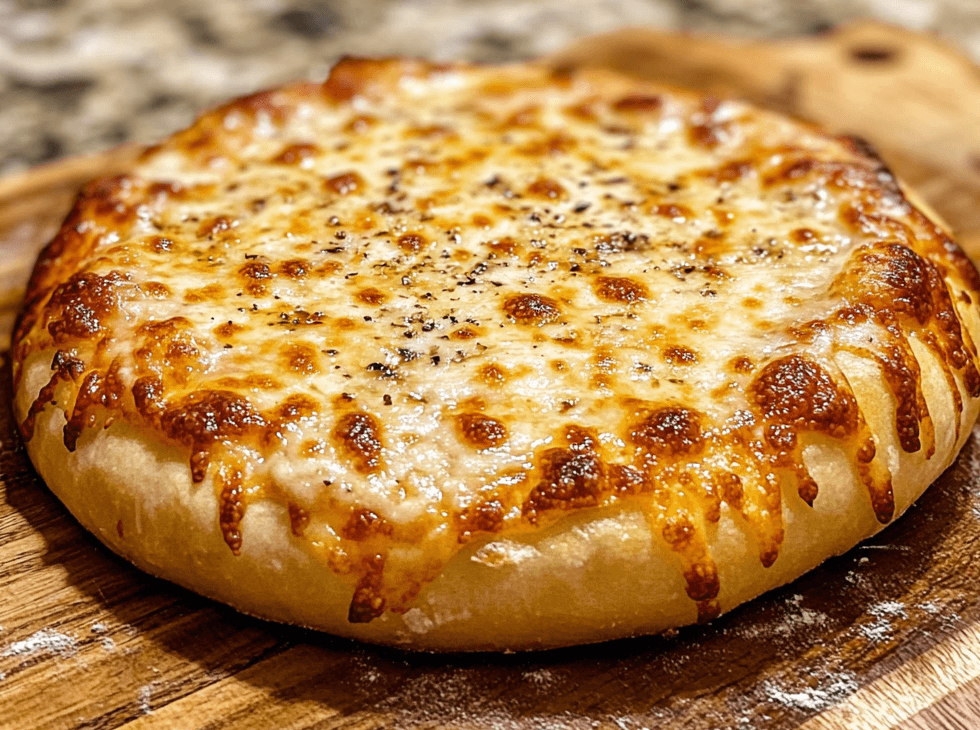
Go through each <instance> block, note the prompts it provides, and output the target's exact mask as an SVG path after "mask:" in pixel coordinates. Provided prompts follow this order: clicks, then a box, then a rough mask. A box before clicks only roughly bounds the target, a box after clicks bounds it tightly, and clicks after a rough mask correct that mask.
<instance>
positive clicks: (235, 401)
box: [133, 378, 266, 483]
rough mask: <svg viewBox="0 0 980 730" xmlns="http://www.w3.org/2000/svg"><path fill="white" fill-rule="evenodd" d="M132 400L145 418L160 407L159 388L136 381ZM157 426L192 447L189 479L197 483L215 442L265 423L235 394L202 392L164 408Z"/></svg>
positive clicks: (246, 402) (143, 381)
mask: <svg viewBox="0 0 980 730" xmlns="http://www.w3.org/2000/svg"><path fill="white" fill-rule="evenodd" d="M157 382H158V381H157ZM133 397H134V399H135V400H136V406H137V409H138V410H140V412H141V413H144V414H146V415H151V416H152V415H155V414H156V413H157V412H158V409H159V408H160V407H161V406H160V404H159V403H158V399H159V390H158V386H157V385H156V383H155V382H154V380H153V379H151V378H140V379H139V380H137V381H136V383H135V384H134V385H133ZM159 425H160V428H161V429H162V430H163V432H164V433H165V434H166V435H167V436H168V437H169V438H171V439H173V440H174V441H176V442H178V443H182V444H184V445H187V446H190V447H191V461H190V463H191V477H192V479H193V481H194V482H195V483H196V482H201V481H203V480H204V477H205V475H206V474H207V471H208V466H209V465H210V463H211V448H212V446H213V445H214V444H215V443H218V442H220V441H225V440H228V439H232V438H241V437H243V436H245V435H246V434H248V433H249V432H251V431H254V430H257V429H260V428H262V427H264V426H265V425H266V421H265V419H264V418H262V416H261V415H260V414H259V413H257V412H256V411H255V409H254V408H252V404H251V403H249V402H248V400H247V399H245V398H243V397H242V396H240V395H238V394H237V393H232V392H228V391H222V390H203V391H195V392H193V393H190V394H188V395H186V396H184V397H183V398H181V399H180V400H179V401H177V402H176V403H173V404H171V405H169V406H166V407H165V410H163V411H162V412H161V413H159Z"/></svg>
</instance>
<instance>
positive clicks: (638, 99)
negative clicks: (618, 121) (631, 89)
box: [612, 94, 663, 114]
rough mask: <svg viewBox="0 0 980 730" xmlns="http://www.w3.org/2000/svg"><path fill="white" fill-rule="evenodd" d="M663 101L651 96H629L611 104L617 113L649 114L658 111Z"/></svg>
mask: <svg viewBox="0 0 980 730" xmlns="http://www.w3.org/2000/svg"><path fill="white" fill-rule="evenodd" d="M662 106H663V99H661V98H660V97H659V96H656V95H652V94H630V95H628V96H624V97H623V98H621V99H617V100H616V101H614V102H613V104H612V108H613V109H615V110H616V111H618V112H627V113H633V114H649V113H650V112H656V111H660V107H662Z"/></svg>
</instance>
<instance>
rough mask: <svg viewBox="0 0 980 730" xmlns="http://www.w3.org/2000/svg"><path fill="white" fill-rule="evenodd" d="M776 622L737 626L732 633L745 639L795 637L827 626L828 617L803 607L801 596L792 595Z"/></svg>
mask: <svg viewBox="0 0 980 730" xmlns="http://www.w3.org/2000/svg"><path fill="white" fill-rule="evenodd" d="M780 614H781V615H780V616H779V619H778V620H777V621H760V622H758V623H744V624H740V625H738V626H737V627H736V628H735V629H734V631H735V633H736V634H737V635H738V636H741V637H742V638H745V639H758V638H763V639H774V638H777V637H788V636H796V635H798V632H800V631H807V630H809V629H819V628H822V627H823V626H825V625H826V624H827V622H828V621H829V617H828V616H827V614H825V613H823V612H822V611H815V610H813V609H810V608H804V607H803V596H801V595H799V594H794V595H791V596H789V597H787V598H786V599H785V601H784V607H783V608H782V610H781V611H780Z"/></svg>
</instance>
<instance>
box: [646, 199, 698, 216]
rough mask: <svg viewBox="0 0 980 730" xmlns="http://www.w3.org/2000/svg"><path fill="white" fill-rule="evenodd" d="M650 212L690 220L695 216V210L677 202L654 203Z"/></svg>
mask: <svg viewBox="0 0 980 730" xmlns="http://www.w3.org/2000/svg"><path fill="white" fill-rule="evenodd" d="M650 212H651V213H653V214H654V215H661V216H663V217H664V218H670V219H672V220H673V219H680V218H683V219H684V220H690V219H691V218H693V217H694V211H693V210H691V209H690V208H688V207H687V206H686V205H678V204H676V203H658V204H657V205H654V206H653V207H652V208H651V209H650Z"/></svg>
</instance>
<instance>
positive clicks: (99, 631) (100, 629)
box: [92, 623, 109, 634]
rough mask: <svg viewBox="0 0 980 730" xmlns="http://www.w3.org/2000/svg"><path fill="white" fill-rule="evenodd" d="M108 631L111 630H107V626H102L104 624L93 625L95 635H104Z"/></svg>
mask: <svg viewBox="0 0 980 730" xmlns="http://www.w3.org/2000/svg"><path fill="white" fill-rule="evenodd" d="M108 630H109V629H107V628H106V625H105V624H102V623H95V624H92V633H93V634H104V633H105V632H106V631H108Z"/></svg>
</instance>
